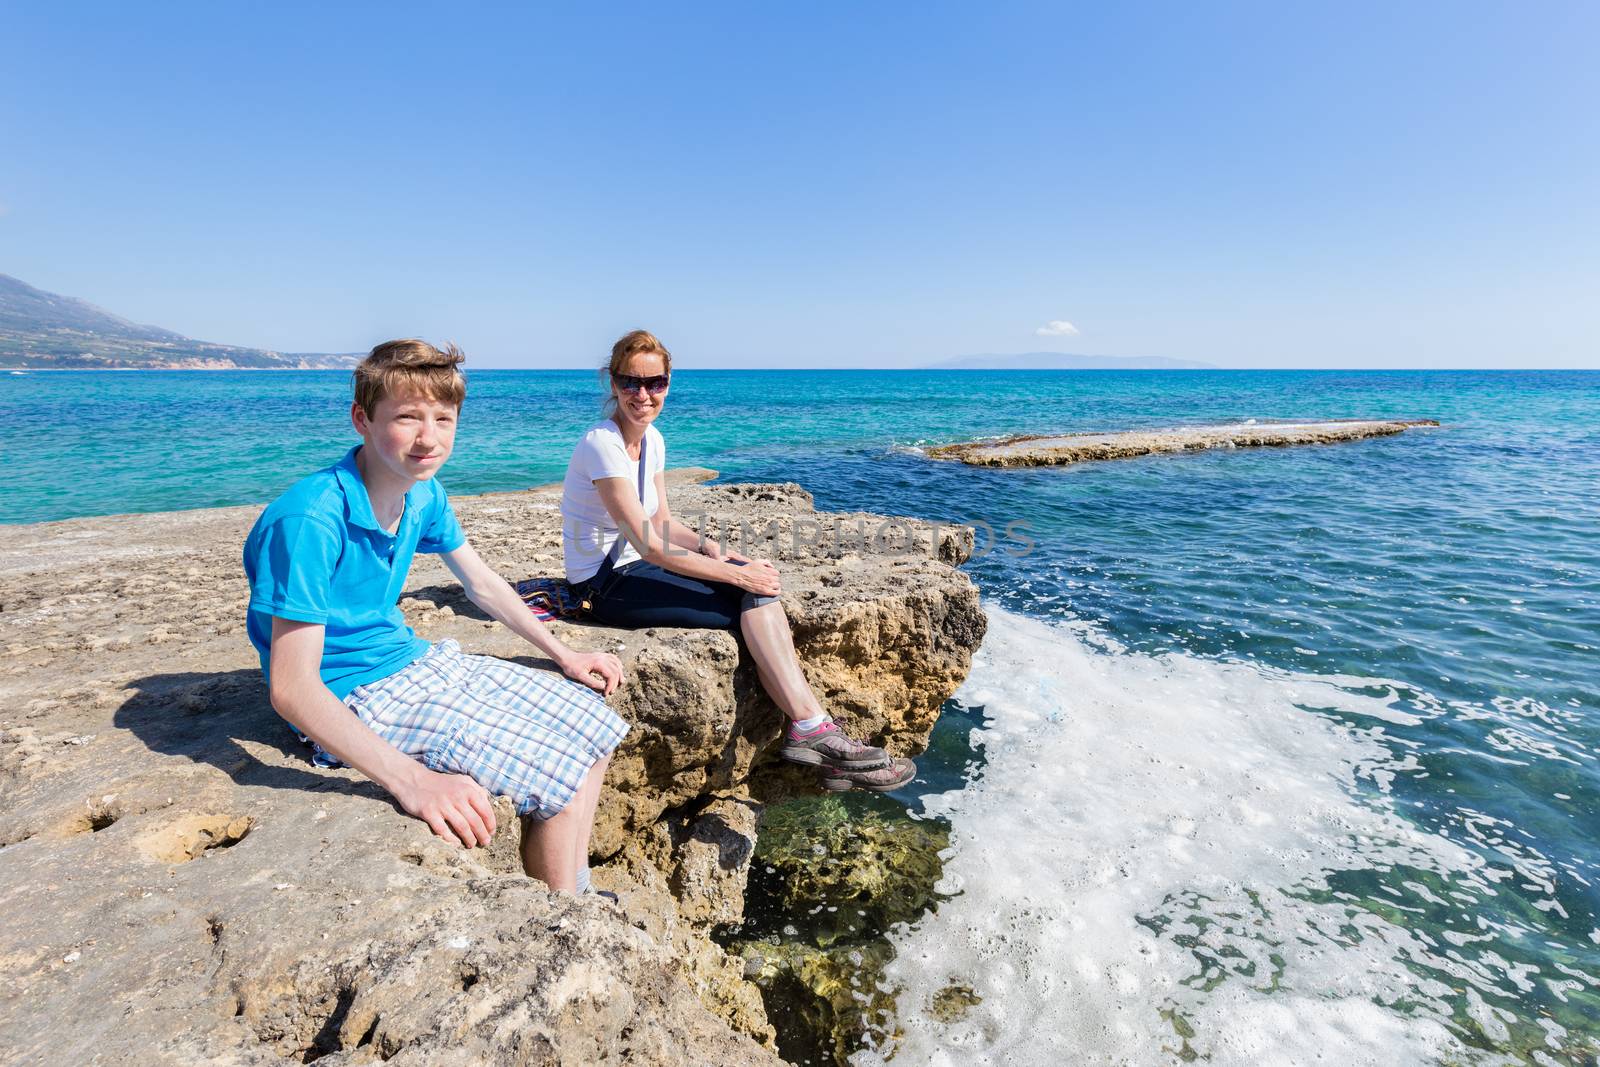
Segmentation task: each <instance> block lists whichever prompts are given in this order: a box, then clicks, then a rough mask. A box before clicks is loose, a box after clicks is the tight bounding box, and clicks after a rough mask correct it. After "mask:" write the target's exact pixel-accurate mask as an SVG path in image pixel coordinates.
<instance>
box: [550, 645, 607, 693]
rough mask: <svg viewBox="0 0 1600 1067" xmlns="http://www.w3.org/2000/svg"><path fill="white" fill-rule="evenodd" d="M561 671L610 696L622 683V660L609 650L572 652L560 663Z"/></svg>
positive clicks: (575, 680) (574, 679)
mask: <svg viewBox="0 0 1600 1067" xmlns="http://www.w3.org/2000/svg"><path fill="white" fill-rule="evenodd" d="M561 673H563V674H565V675H566V676H567V677H568V678H571V679H572V680H573V681H574V682H578V683H579V684H581V685H586V686H588V687H589V688H590V689H594V690H597V691H599V692H600V693H601V694H602V695H604V696H610V695H611V694H612V693H614V692H616V691H617V686H619V685H621V684H622V661H621V660H620V659H618V658H617V657H615V656H613V655H612V654H611V653H609V652H574V653H573V654H572V655H571V657H569V658H568V659H567V661H566V662H565V663H563V664H562V665H561Z"/></svg>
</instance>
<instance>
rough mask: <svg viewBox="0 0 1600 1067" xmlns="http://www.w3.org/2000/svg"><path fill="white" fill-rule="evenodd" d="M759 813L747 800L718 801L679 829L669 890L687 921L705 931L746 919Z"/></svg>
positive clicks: (723, 799)
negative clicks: (746, 892)
mask: <svg viewBox="0 0 1600 1067" xmlns="http://www.w3.org/2000/svg"><path fill="white" fill-rule="evenodd" d="M760 812H761V807H760V805H758V804H756V803H754V802H752V801H750V800H747V799H740V798H735V797H718V798H716V799H715V800H713V801H712V802H711V803H710V804H708V805H706V806H705V807H704V808H703V809H701V810H700V812H699V813H698V814H696V815H695V816H694V817H693V819H692V820H691V821H689V822H687V823H686V824H685V825H684V826H683V829H682V831H681V840H679V842H678V844H677V846H676V848H675V849H674V850H673V861H674V862H673V864H672V873H671V876H670V884H671V886H672V895H673V896H674V897H675V898H676V899H677V901H678V913H679V914H680V915H682V916H683V918H684V919H685V920H687V921H688V922H690V923H693V924H696V925H699V926H707V927H709V926H715V925H718V924H729V923H737V922H738V921H739V920H741V919H742V918H744V887H745V879H746V877H747V876H748V874H749V871H750V860H751V858H752V857H753V856H754V855H755V851H756V823H757V821H758V819H759V818H760Z"/></svg>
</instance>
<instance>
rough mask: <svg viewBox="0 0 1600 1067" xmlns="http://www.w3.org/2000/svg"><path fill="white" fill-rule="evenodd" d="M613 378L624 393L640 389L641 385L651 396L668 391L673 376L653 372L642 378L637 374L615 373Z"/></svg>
mask: <svg viewBox="0 0 1600 1067" xmlns="http://www.w3.org/2000/svg"><path fill="white" fill-rule="evenodd" d="M611 380H612V381H613V382H615V383H616V385H617V388H618V389H621V390H622V391H623V392H624V393H632V392H636V391H638V390H639V389H640V388H641V387H642V388H643V389H644V390H645V391H646V392H648V393H649V394H650V395H651V396H659V395H660V394H662V393H664V392H666V391H667V385H668V383H669V382H670V381H671V376H670V375H666V374H652V375H651V376H650V377H648V378H641V377H639V376H638V375H637V374H613V375H612V376H611Z"/></svg>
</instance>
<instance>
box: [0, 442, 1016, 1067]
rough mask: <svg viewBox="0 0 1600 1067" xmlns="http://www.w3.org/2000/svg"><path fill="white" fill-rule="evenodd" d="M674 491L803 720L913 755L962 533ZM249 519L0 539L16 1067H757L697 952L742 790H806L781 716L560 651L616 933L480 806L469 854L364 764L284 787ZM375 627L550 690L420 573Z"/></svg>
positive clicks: (484, 532)
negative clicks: (741, 564) (779, 584)
mask: <svg viewBox="0 0 1600 1067" xmlns="http://www.w3.org/2000/svg"><path fill="white" fill-rule="evenodd" d="M702 477H703V475H700V474H696V475H693V476H691V477H688V478H684V477H679V476H675V477H674V478H673V479H671V481H672V484H673V486H674V489H673V504H674V512H675V514H677V515H678V516H679V517H680V518H682V519H685V520H687V521H690V522H691V523H693V522H695V521H696V517H697V515H698V516H703V521H704V522H705V524H706V527H707V528H708V530H710V531H711V532H712V533H713V534H714V535H717V536H726V537H727V538H728V540H730V541H731V542H735V543H738V544H743V545H746V546H748V547H752V548H753V547H755V545H756V544H759V545H760V546H761V547H760V550H761V551H763V552H764V554H768V555H770V556H772V557H773V558H775V559H776V561H777V562H778V566H779V568H780V571H781V572H782V574H783V578H784V583H785V593H784V602H785V605H786V608H787V610H788V611H789V612H790V615H791V618H792V620H793V623H794V630H795V639H796V646H797V648H798V650H799V652H800V654H801V657H802V660H803V662H804V664H805V667H806V670H807V673H808V675H809V677H810V678H811V680H812V682H813V685H814V686H815V688H816V689H817V690H818V692H819V693H820V694H821V695H822V697H823V699H824V701H825V703H826V705H827V706H828V708H829V710H830V711H832V712H833V713H834V714H835V715H836V717H838V718H839V719H840V720H841V722H842V723H843V724H844V725H845V726H846V727H847V728H848V729H850V730H852V731H853V732H855V733H856V734H858V735H860V736H863V737H866V738H869V739H871V740H873V741H875V742H877V743H881V744H884V745H886V746H888V747H889V748H891V749H892V750H894V751H896V752H900V753H914V752H917V751H920V749H921V748H922V747H923V746H924V745H925V744H926V742H927V736H928V731H929V730H930V728H931V727H932V725H933V723H934V721H935V719H936V718H937V715H938V709H939V706H940V703H941V702H942V701H943V699H944V698H945V697H947V696H948V695H949V694H950V693H951V692H952V691H953V690H954V689H955V688H956V687H957V686H958V685H959V684H960V682H961V681H962V680H963V679H964V677H965V675H966V672H967V669H968V666H969V663H970V657H971V653H972V651H973V650H974V649H975V648H976V647H977V645H978V643H979V642H980V640H981V638H982V635H983V631H984V627H985V620H984V617H983V613H982V611H981V609H980V607H979V603H978V595H977V591H976V589H975V588H974V587H973V586H972V583H971V582H970V581H969V580H968V579H967V578H966V577H965V576H964V575H962V574H961V573H959V572H958V571H955V570H954V569H952V568H953V566H954V565H956V564H959V563H960V562H961V561H963V560H964V559H965V558H966V557H967V554H968V553H970V551H971V545H972V533H971V531H970V530H967V529H964V528H945V529H935V528H930V527H927V526H923V525H920V524H915V523H911V524H907V523H903V522H901V523H891V522H889V521H888V520H884V519H882V518H881V517H877V516H827V515H818V514H816V513H815V512H814V511H813V510H812V507H811V500H810V497H809V496H808V495H807V494H805V493H804V492H803V491H802V490H800V489H799V487H797V486H792V485H790V486H734V487H727V486H709V485H704V484H699V482H698V481H697V479H699V478H702ZM558 499H559V489H545V490H537V491H528V492H522V493H503V494H493V495H489V496H484V497H477V498H458V499H457V501H456V503H457V510H458V514H459V515H460V517H461V520H462V523H463V525H464V526H465V528H466V529H467V531H468V534H469V536H470V537H471V538H472V540H473V542H474V544H476V545H477V546H478V547H479V549H480V551H481V552H482V553H483V554H485V556H486V557H487V558H491V559H525V560H530V561H531V560H534V559H536V558H543V559H545V560H559V558H560V553H559V533H560V532H559V526H558V523H559V513H558V511H557V509H556V506H555V505H556V502H557V501H558ZM257 511H258V509H256V508H227V509H214V510H202V511H190V512H181V513H173V514H166V515H159V516H152V515H129V516H114V517H109V518H96V519H82V520H72V521H69V522H62V523H46V524H39V525H34V526H9V527H0V603H3V604H4V605H5V619H6V622H7V625H8V628H9V629H11V634H8V635H7V636H8V637H9V638H12V639H11V640H10V641H9V642H8V643H9V644H10V645H11V646H12V648H13V652H12V654H11V655H10V656H9V657H8V665H7V666H8V669H9V670H10V672H11V673H8V674H4V675H0V709H7V708H9V709H11V710H10V711H4V710H0V899H4V900H5V901H6V904H7V906H6V909H5V911H4V912H3V913H0V1048H3V1049H5V1050H6V1051H7V1053H8V1054H10V1055H11V1056H15V1057H16V1058H17V1059H18V1060H20V1061H22V1062H30V1061H36V1060H44V1061H56V1062H80V1061H89V1060H94V1059H97V1058H98V1059H103V1060H114V1059H122V1060H126V1061H129V1062H139V1063H146V1062H185V1063H188V1062H194V1061H196V1060H201V1061H205V1062H209V1061H213V1060H220V1061H228V1062H237V1063H279V1062H289V1061H295V1062H299V1061H301V1060H304V1059H309V1058H317V1057H322V1058H324V1059H325V1060H326V1061H327V1062H329V1063H339V1062H360V1061H364V1060H369V1059H378V1058H386V1059H393V1060H395V1061H397V1062H428V1063H483V1062H494V1063H551V1064H556V1063H572V1064H577V1063H593V1062H598V1061H602V1060H605V1061H618V1062H639V1063H666V1064H672V1063H695V1064H701V1063H716V1064H744V1063H751V1064H756V1063H774V1062H776V1059H775V1057H774V1054H773V1052H772V1050H771V1046H772V1042H773V1030H772V1027H771V1026H770V1024H769V1022H768V1020H767V1018H766V1016H765V1014H764V1011H763V1006H762V1000H761V997H760V994H759V991H758V989H757V987H756V986H755V985H754V984H752V983H751V982H750V981H749V980H747V978H746V976H745V962H744V960H743V959H741V958H736V957H731V956H729V955H728V954H727V953H725V952H724V951H723V949H722V948H720V947H718V945H717V944H715V943H714V942H713V941H712V940H711V938H710V936H709V933H710V932H711V931H712V930H713V929H717V928H721V927H723V926H725V925H730V924H732V925H737V923H738V922H739V921H740V919H741V914H742V911H743V910H744V893H745V884H746V878H747V877H748V874H749V871H750V863H751V857H752V856H753V855H754V854H755V851H756V848H757V847H758V845H759V840H760V839H759V838H755V837H754V833H755V822H756V815H757V812H758V810H759V808H758V804H757V801H756V798H758V797H763V796H781V795H789V794H792V793H794V792H796V791H806V790H809V791H813V792H814V791H815V787H814V785H813V784H812V783H811V780H810V779H809V777H807V776H806V775H804V774H797V773H791V772H790V771H788V770H785V769H784V768H781V767H778V766H776V765H775V764H774V763H773V762H772V760H771V758H770V752H771V748H772V746H773V743H774V742H775V741H776V739H777V737H778V732H779V725H780V724H779V715H778V712H777V710H776V708H774V707H773V706H772V705H771V703H770V701H768V700H767V699H766V697H765V696H764V694H762V692H761V691H760V687H759V685H758V684H757V681H756V678H755V674H754V671H753V668H752V667H751V665H750V664H749V662H748V660H747V657H745V656H744V655H743V653H742V652H741V649H740V647H739V643H738V641H737V640H736V639H735V638H734V637H733V636H732V635H731V634H728V633H722V632H709V631H702V630H658V631H647V632H643V633H629V632H623V631H613V630H606V629H603V628H599V627H593V626H586V625H572V624H565V623H558V624H556V625H555V629H556V630H557V631H558V632H559V634H560V635H561V637H562V639H563V640H565V641H567V642H568V643H569V644H571V645H573V646H574V647H577V648H586V649H607V650H616V651H618V654H619V655H620V656H621V657H622V659H623V661H624V667H625V669H626V671H627V678H628V681H627V684H626V685H625V686H624V687H623V688H622V689H621V690H619V691H618V693H617V694H615V695H614V696H613V697H612V703H613V706H614V707H616V708H617V710H618V711H619V712H620V713H621V714H622V715H623V716H624V717H625V718H626V719H628V720H629V722H630V723H631V724H632V730H631V731H630V734H629V736H628V738H627V739H626V741H625V742H624V744H623V746H622V747H621V748H620V749H619V750H618V752H617V754H616V756H615V757H614V759H613V762H612V766H611V770H610V773H609V774H608V776H607V780H606V789H605V791H604V794H603V796H602V799H601V802H600V812H599V818H598V819H597V822H596V833H595V838H594V854H593V857H592V859H593V862H594V863H595V865H596V869H595V876H594V877H595V881H596V883H597V884H598V885H600V886H602V887H605V888H609V889H613V890H616V891H617V892H618V893H619V895H620V896H621V898H622V906H621V907H620V908H617V907H613V906H611V905H609V904H606V903H604V902H603V901H601V900H599V899H597V898H585V899H581V900H575V899H573V898H570V897H562V896H557V895H552V894H550V893H548V892H546V891H545V890H544V888H543V886H541V885H540V884H539V883H537V882H533V881H531V880H529V879H528V878H526V877H525V876H523V875H522V874H521V871H520V861H519V859H518V846H519V833H520V829H519V826H518V820H516V819H515V818H513V817H512V816H511V813H510V810H509V807H508V806H507V805H506V804H505V803H504V802H502V803H501V804H500V806H499V809H498V813H499V814H498V819H499V825H500V830H499V832H498V833H497V834H496V836H495V839H494V841H493V842H492V844H491V845H490V846H489V847H488V848H486V849H479V850H474V851H470V852H469V851H462V850H460V849H457V848H455V847H452V846H450V845H447V844H445V843H444V842H443V841H441V840H439V839H437V838H435V837H433V836H432V835H431V834H430V833H429V832H428V830H427V828H426V826H425V825H423V824H422V823H420V822H417V821H416V820H414V819H411V818H409V817H407V816H405V815H404V814H403V813H402V812H400V811H399V810H398V809H397V808H396V806H395V805H394V803H393V802H392V801H391V800H390V799H389V798H388V797H387V796H386V795H385V794H384V793H383V792H382V791H381V790H379V789H378V788H377V787H376V786H374V785H373V784H372V783H370V782H367V781H366V780H365V779H363V778H362V777H361V776H360V775H359V774H357V773H356V772H354V771H351V770H331V771H330V770H323V769H320V768H317V767H314V766H312V765H311V764H310V763H309V762H308V760H307V758H306V757H307V752H306V750H305V749H304V748H303V747H302V746H301V745H300V744H299V743H298V742H297V741H295V739H294V738H293V736H292V735H291V734H290V732H289V730H288V729H287V727H286V725H285V724H284V723H283V722H282V721H281V720H280V719H279V718H278V717H277V716H276V715H275V714H274V713H273V712H272V710H271V708H270V707H269V706H268V704H267V700H266V693H265V686H264V684H263V682H262V680H261V676H260V671H259V666H258V664H257V662H256V657H255V654H254V651H253V650H252V649H251V648H250V646H249V644H248V642H247V641H246V640H245V638H244V635H243V632H242V627H241V626H240V625H239V624H240V621H241V617H242V613H243V600H244V585H243V580H242V575H241V573H240V570H239V562H238V552H239V545H240V544H241V543H242V541H243V539H244V535H245V533H246V531H247V530H248V528H249V526H250V523H251V522H252V521H253V520H254V518H255V515H256V514H257ZM769 535H770V536H769ZM742 538H747V540H741V539H742ZM549 570H550V565H549V564H547V563H546V564H538V565H535V564H532V563H530V564H529V566H528V567H527V569H526V571H525V572H522V573H509V574H506V575H505V576H506V577H507V578H510V579H517V578H522V577H527V576H529V575H531V574H533V573H538V572H541V571H542V572H544V573H549ZM402 608H403V610H405V612H406V614H407V618H408V620H409V621H410V622H411V624H412V625H414V626H416V627H417V628H418V630H419V632H420V633H421V634H422V636H423V637H425V638H428V639H431V640H436V639H441V638H445V637H455V638H457V639H459V640H461V641H462V643H463V646H464V647H465V648H466V649H467V650H468V651H470V652H478V653H486V654H493V655H501V656H505V657H508V658H512V659H516V660H518V661H519V662H523V663H527V664H531V665H534V666H542V667H545V668H548V667H549V666H550V665H549V664H548V663H544V662H542V661H540V660H539V659H538V658H537V656H536V655H535V654H533V650H532V649H531V648H530V647H529V646H528V645H527V644H525V643H524V642H522V641H521V640H520V639H518V638H516V637H514V636H513V635H512V634H510V633H509V632H508V631H507V630H506V629H505V628H504V627H502V626H500V625H498V624H496V623H492V622H490V621H489V620H487V619H486V618H485V617H484V616H483V615H482V613H481V612H479V611H478V609H477V608H476V607H474V606H473V605H472V604H471V603H470V602H468V601H467V600H466V599H465V597H463V596H462V595H461V591H460V588H459V586H458V585H456V583H455V582H454V581H453V579H452V578H451V577H450V575H449V573H448V572H447V571H446V570H445V569H444V568H443V567H442V565H441V564H439V563H438V561H437V560H436V559H435V558H433V557H419V558H418V561H417V563H416V565H415V566H414V568H413V572H412V576H411V581H410V583H409V585H408V587H407V590H406V592H405V594H404V596H403V598H402ZM437 609H448V610H437ZM157 634H159V635H161V636H160V637H159V639H156V640H155V641H154V642H152V640H151V638H152V637H153V635H157ZM13 635H15V636H14V637H13ZM23 636H25V637H26V638H27V640H26V641H22V640H18V639H17V638H20V637H23ZM80 639H84V643H83V644H81V645H80ZM67 649H75V651H73V652H71V653H67V652H66V651H65V650H67ZM69 957H71V962H70V963H67V962H65V961H66V960H67V959H68V958H69ZM85 1006H92V1010H84V1008H85Z"/></svg>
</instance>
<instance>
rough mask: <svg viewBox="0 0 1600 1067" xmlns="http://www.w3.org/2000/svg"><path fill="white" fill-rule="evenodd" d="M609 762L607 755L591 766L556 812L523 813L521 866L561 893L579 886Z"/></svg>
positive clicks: (571, 890)
mask: <svg viewBox="0 0 1600 1067" xmlns="http://www.w3.org/2000/svg"><path fill="white" fill-rule="evenodd" d="M610 762H611V757H610V756H604V757H601V759H600V760H599V761H597V762H596V763H595V764H594V766H592V767H590V768H589V773H588V774H587V775H585V776H584V779H583V784H582V785H580V786H578V791H577V792H576V793H574V794H573V796H572V800H571V801H570V802H568V804H567V806H566V807H564V808H562V809H561V810H560V811H559V812H557V813H556V814H555V815H552V816H551V817H550V818H548V819H535V818H533V817H532V816H523V819H522V869H523V870H524V871H526V872H527V873H528V876H529V877H530V878H537V879H539V881H541V882H543V883H544V884H545V885H547V886H549V887H550V888H551V889H554V890H555V891H557V892H558V893H572V892H575V891H576V890H577V888H578V868H579V865H580V864H583V863H587V862H588V860H589V831H590V830H591V829H593V827H594V811H595V807H596V805H597V804H598V803H599V800H600V785H601V783H602V782H603V781H604V780H605V776H606V766H607V765H608V764H609V763H610Z"/></svg>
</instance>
